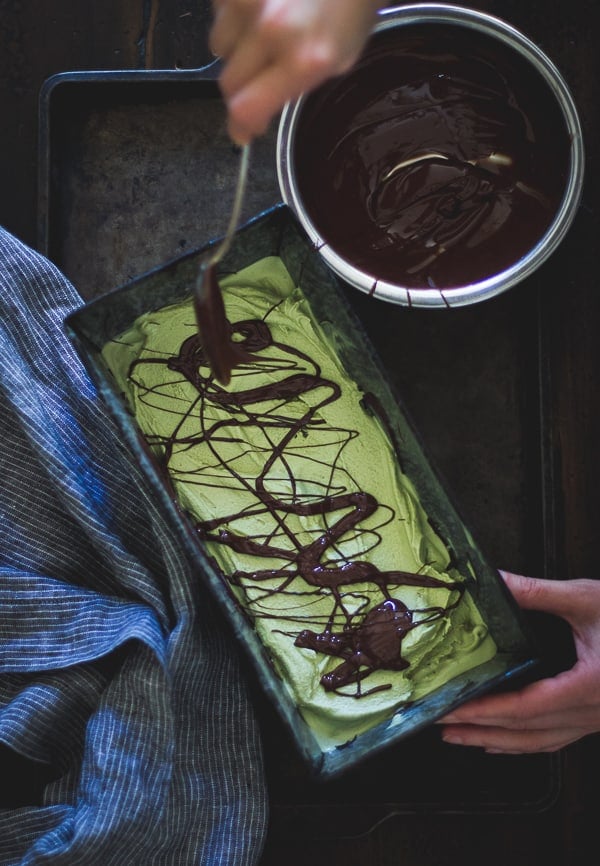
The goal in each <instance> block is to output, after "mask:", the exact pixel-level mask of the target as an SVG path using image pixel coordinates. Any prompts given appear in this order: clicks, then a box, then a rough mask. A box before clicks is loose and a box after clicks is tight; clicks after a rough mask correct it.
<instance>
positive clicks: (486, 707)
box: [441, 664, 598, 726]
mask: <svg viewBox="0 0 600 866" xmlns="http://www.w3.org/2000/svg"><path fill="white" fill-rule="evenodd" d="M586 694H587V695H589V694H592V695H593V694H595V687H594V684H593V682H592V676H591V674H590V673H588V672H587V670H586V669H585V667H584V666H582V665H579V664H577V665H575V667H574V668H572V669H571V670H570V671H564V672H563V673H560V674H558V675H557V676H555V677H550V678H548V679H544V680H538V681H537V682H535V683H531V685H528V686H525V688H523V689H520V690H519V691H515V692H507V693H505V694H497V695H486V696H485V697H482V698H477V699H476V700H474V701H469V702H468V703H466V704H464V705H463V706H462V707H458V708H457V709H456V710H454V711H453V712H452V713H449V714H448V715H446V716H445V717H444V718H443V719H441V722H442V723H443V724H453V723H457V722H468V723H469V724H477V725H507V726H508V725H511V724H513V723H514V721H515V720H521V722H522V721H525V720H532V719H539V718H542V717H544V716H546V715H548V714H549V708H551V712H552V714H561V713H564V712H569V711H570V710H571V709H574V710H575V711H579V712H583V710H584V709H585V707H584V706H583V705H582V704H583V701H582V695H586ZM594 712H598V710H597V708H594Z"/></svg>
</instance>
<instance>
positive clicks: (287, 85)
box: [227, 64, 314, 143]
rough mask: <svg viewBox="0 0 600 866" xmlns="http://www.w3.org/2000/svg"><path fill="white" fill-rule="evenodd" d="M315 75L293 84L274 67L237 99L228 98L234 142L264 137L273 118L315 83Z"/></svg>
mask: <svg viewBox="0 0 600 866" xmlns="http://www.w3.org/2000/svg"><path fill="white" fill-rule="evenodd" d="M313 76H314V73H310V72H309V73H307V74H305V76H304V77H298V78H294V79H293V81H291V80H290V79H289V78H288V77H287V76H286V75H284V74H282V72H281V69H280V67H279V66H278V65H275V64H272V65H271V66H269V67H267V68H266V69H263V70H261V72H260V73H259V74H258V75H257V76H256V77H255V78H254V79H253V80H252V81H250V82H249V83H248V84H247V85H246V86H245V87H243V89H241V90H239V91H238V92H237V93H236V94H235V95H234V96H232V97H230V98H228V100H227V108H228V111H229V132H230V135H231V137H232V138H233V139H234V141H238V142H240V143H243V142H244V141H247V140H249V139H250V138H253V137H254V136H256V135H261V134H262V133H263V132H264V131H265V130H266V128H267V126H268V125H269V122H270V120H271V118H272V117H273V116H274V115H275V114H276V113H277V111H279V110H280V108H281V107H282V106H283V105H285V103H286V102H287V101H288V100H290V99H294V98H295V97H297V96H300V94H301V93H303V92H304V90H305V89H308V88H310V86H311V85H312V83H313Z"/></svg>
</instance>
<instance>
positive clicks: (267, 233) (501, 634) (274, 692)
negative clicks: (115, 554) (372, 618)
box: [66, 205, 538, 779]
mask: <svg viewBox="0 0 600 866" xmlns="http://www.w3.org/2000/svg"><path fill="white" fill-rule="evenodd" d="M209 246H210V245H209ZM204 251H205V250H204V249H202V250H197V251H194V252H191V253H189V254H187V255H185V256H183V257H181V258H178V259H176V260H173V261H171V262H169V263H168V264H166V265H164V266H161V267H159V268H157V269H155V270H153V271H151V272H149V273H147V274H145V275H143V276H141V277H138V278H136V279H134V280H132V281H130V282H129V283H128V284H126V285H124V286H123V287H122V288H119V289H117V290H114V291H112V292H110V293H108V294H107V295H104V296H102V297H100V298H98V299H96V300H94V301H92V302H91V303H89V304H87V305H86V306H84V307H83V308H82V309H80V310H79V311H77V312H75V313H74V314H72V315H71V316H69V318H68V319H67V321H66V327H67V330H68V333H69V334H70V336H71V338H72V339H73V341H74V343H75V346H76V347H77V350H78V352H79V353H80V355H81V357H82V359H83V361H84V363H85V364H86V366H87V368H88V370H89V372H90V374H91V376H92V378H93V379H94V380H95V382H96V383H97V385H98V387H99V389H100V392H101V394H102V396H103V397H104V399H105V401H106V403H107V404H108V406H109V408H110V410H111V412H112V414H113V415H114V417H115V419H116V422H117V423H118V425H119V426H120V428H121V431H122V433H123V436H124V438H125V441H126V442H127V443H128V445H129V447H130V448H131V450H132V452H133V453H134V455H135V456H136V458H137V459H138V460H139V462H140V464H141V465H142V467H143V469H144V471H145V472H146V474H147V476H148V478H149V480H150V482H151V484H152V485H153V488H154V491H155V493H156V497H157V500H159V502H160V503H161V505H162V508H163V510H164V513H165V516H166V517H167V518H168V520H170V522H171V524H172V527H173V531H174V532H175V533H177V535H178V536H179V538H180V539H181V542H182V543H183V544H184V545H185V547H186V548H187V551H188V553H189V555H190V557H191V558H192V560H193V561H194V562H195V564H196V565H197V567H198V579H199V580H203V581H204V582H205V584H206V587H207V589H208V590H209V591H210V592H211V593H212V594H213V596H214V597H215V598H216V600H217V602H218V604H219V605H220V607H221V610H222V611H223V614H224V616H225V618H226V619H227V620H228V622H229V624H230V626H231V628H232V629H233V631H234V633H235V635H236V638H237V640H238V641H239V643H240V645H241V646H242V647H243V649H244V651H245V653H246V654H247V656H248V658H249V659H250V661H251V663H252V666H253V668H254V671H255V674H256V677H257V680H258V682H259V683H260V685H261V686H262V688H263V691H264V693H265V694H266V695H267V696H268V698H269V701H270V702H271V703H272V705H273V706H274V708H275V710H276V713H277V714H278V716H279V718H280V720H281V721H282V722H283V724H284V727H285V728H286V729H287V731H288V733H289V734H290V735H291V736H292V738H293V740H294V741H295V744H296V746H297V749H298V750H299V753H300V754H301V756H302V758H303V759H304V761H305V762H306V764H307V765H308V766H309V768H310V771H311V773H312V774H313V775H314V776H317V777H319V778H322V779H329V778H333V777H335V776H338V775H339V774H340V773H342V772H345V771H348V770H349V769H351V768H355V767H356V766H357V765H358V764H359V763H362V762H363V761H364V760H365V759H366V758H369V757H372V756H373V755H375V754H377V753H379V752H381V751H382V750H383V749H385V748H387V747H389V746H391V745H392V744H394V743H397V742H399V741H400V740H402V739H404V738H406V737H408V736H409V735H411V734H414V733H415V732H416V731H419V730H422V729H424V728H426V727H427V726H429V725H430V724H431V723H432V722H433V721H435V720H436V719H438V718H439V717H440V716H442V715H443V714H444V713H445V712H447V711H448V710H450V709H451V708H452V707H454V706H456V705H457V704H459V703H461V702H463V701H465V700H467V699H470V698H473V697H475V696H477V695H480V694H483V693H485V692H487V691H489V690H491V689H492V688H494V687H497V686H500V685H502V684H506V683H507V682H508V681H511V680H512V679H513V678H514V677H515V676H517V675H523V674H524V673H526V672H529V671H531V670H532V669H533V668H534V667H535V666H536V664H537V662H538V658H537V655H536V653H535V651H534V649H533V648H532V640H531V637H530V635H529V634H528V629H527V626H526V624H525V623H524V621H523V620H522V618H521V616H520V613H519V611H518V610H517V608H516V606H515V605H514V602H513V601H512V599H511V597H510V596H509V594H508V593H507V592H506V590H505V588H504V586H503V584H502V581H501V580H500V578H499V576H498V574H497V571H496V570H495V569H494V568H492V567H491V566H490V565H489V564H488V563H487V561H486V559H485V558H484V556H483V555H482V553H481V552H480V550H479V548H478V547H477V545H476V544H475V542H474V541H473V539H472V537H471V534H470V533H469V531H468V529H467V528H466V527H465V525H464V522H463V520H462V519H461V518H460V516H459V515H458V513H457V511H456V509H455V507H454V506H453V504H452V502H451V500H450V497H449V496H448V494H447V492H446V490H445V489H444V487H443V486H442V484H441V483H440V481H439V479H438V477H437V475H436V473H435V472H434V470H433V469H432V467H431V464H430V462H429V461H428V459H427V458H426V456H425V454H424V451H423V447H422V445H421V443H420V441H419V438H418V436H417V434H416V432H415V429H414V426H413V424H412V423H411V421H410V420H409V418H408V417H407V414H406V411H405V410H404V409H403V408H402V405H401V403H400V401H399V399H398V396H397V395H396V394H395V393H394V390H393V388H392V387H391V385H390V384H389V382H388V380H387V377H386V374H385V371H384V369H383V367H382V365H381V363H380V362H379V360H378V358H377V355H376V352H375V349H374V347H373V345H372V344H371V342H370V340H369V339H368V337H367V335H366V333H365V332H364V329H363V327H362V325H361V323H360V321H359V320H358V318H357V317H356V316H355V314H354V313H353V312H352V311H351V309H350V307H349V305H348V303H347V302H346V300H345V298H344V295H343V293H342V290H341V287H340V284H339V282H338V280H337V278H336V277H335V276H334V275H333V274H332V272H331V271H329V269H328V268H327V267H326V265H325V264H324V263H323V262H322V260H321V259H320V257H319V256H318V255H316V254H315V251H314V248H313V247H312V245H311V244H310V242H309V241H308V239H307V237H306V236H305V235H304V233H303V230H302V229H301V228H300V227H299V225H298V224H297V222H296V220H295V218H294V217H293V216H292V215H291V212H290V211H289V210H288V208H287V207H286V206H283V205H280V206H277V207H275V208H273V209H270V210H268V211H266V212H265V213H263V214H262V215H260V216H258V217H256V218H254V219H252V220H251V221H250V222H248V223H247V224H246V225H245V226H244V227H242V228H241V229H240V230H239V231H238V233H237V236H236V240H235V243H234V245H233V247H232V250H231V251H230V253H229V254H228V256H227V257H226V259H225V260H224V262H223V263H222V270H223V272H235V271H238V270H240V269H241V268H243V267H245V266H247V265H249V264H251V263H252V262H254V261H257V260H259V259H261V258H263V257H264V256H267V255H278V256H280V257H281V259H282V260H283V262H284V264H285V265H286V267H287V269H288V271H289V272H290V274H291V276H292V278H293V279H294V280H295V281H296V282H297V283H299V284H300V285H301V286H302V288H303V290H304V292H305V294H306V295H307V297H308V299H309V302H310V303H311V306H312V308H313V311H314V312H315V314H316V316H317V318H318V319H319V320H320V321H322V322H327V323H329V325H330V326H333V330H334V333H335V334H336V348H337V350H338V353H339V355H340V358H341V360H342V362H343V364H344V366H345V367H346V369H347V370H348V372H349V373H350V374H351V376H352V377H353V378H354V379H355V381H356V382H357V383H358V385H359V387H360V388H361V389H362V390H363V391H366V392H370V393H372V394H374V396H375V397H376V398H377V400H378V401H379V402H380V404H381V405H382V406H383V408H384V411H385V413H386V415H387V418H388V419H389V421H390V424H391V427H392V430H393V433H394V437H395V440H396V442H397V448H398V452H399V459H400V462H401V465H402V468H403V470H404V472H406V474H407V475H408V476H409V478H410V479H411V480H412V482H413V483H414V485H415V487H416V489H417V492H418V495H419V497H420V499H421V501H422V503H423V506H424V507H425V509H426V511H427V513H428V514H429V516H430V519H431V520H432V523H433V525H434V526H435V527H436V529H437V530H438V531H439V533H440V535H441V536H442V538H444V540H445V541H446V542H447V544H448V545H449V547H450V548H451V549H452V551H453V554H454V556H455V558H456V561H457V562H458V563H459V564H462V565H463V566H465V564H467V563H469V564H470V567H471V569H472V571H473V572H474V574H475V575H476V581H475V582H473V585H472V587H470V590H471V593H472V595H473V597H474V598H475V600H476V603H477V605H478V606H479V608H480V610H481V612H482V614H483V616H484V618H485V620H486V621H487V623H488V625H489V627H490V630H491V632H492V635H493V637H494V639H495V641H496V643H497V645H498V647H499V652H498V654H497V656H496V657H495V658H494V659H492V660H491V661H489V662H487V663H486V664H483V665H480V666H479V667H477V668H475V669H473V670H471V671H469V672H467V673H466V674H463V675H461V676H458V677H456V678H455V679H453V680H452V681H450V682H449V683H447V684H446V685H445V686H444V687H442V688H440V689H438V690H437V691H436V692H434V693H432V694H431V695H429V696H428V697H427V698H425V699H423V700H422V701H417V702H415V703H414V704H413V705H411V706H407V707H405V708H403V709H400V710H398V711H397V712H396V714H395V715H394V716H393V717H392V718H391V719H389V720H388V721H386V722H383V723H381V724H379V725H377V726H376V727H374V728H372V729H371V730H369V731H367V732H365V733H364V734H361V735H359V736H358V737H356V738H355V739H354V740H353V741H351V742H349V743H347V744H345V745H344V746H343V747H334V748H329V749H325V748H323V749H322V748H321V747H320V746H319V744H318V743H317V740H316V739H315V737H314V736H313V734H312V732H311V730H310V728H309V727H308V726H307V725H306V723H305V722H304V720H303V719H302V717H301V716H300V714H299V712H298V710H297V708H296V706H295V705H294V703H293V701H292V699H291V698H290V696H289V693H288V691H287V689H286V688H285V687H284V686H283V684H282V682H281V680H280V679H279V677H278V675H277V673H276V672H275V670H274V667H273V665H272V663H271V661H270V659H269V656H268V653H267V652H266V650H265V648H264V646H263V645H262V644H261V642H260V641H259V639H258V637H257V635H256V633H255V631H254V629H253V627H252V624H251V623H249V622H248V620H247V618H246V617H245V616H244V614H243V613H242V611H241V610H240V609H239V608H238V607H237V606H236V605H235V604H234V603H233V601H232V595H231V593H230V591H229V589H228V586H227V584H226V581H225V580H224V578H223V576H222V575H221V573H220V572H219V571H218V569H217V568H216V567H215V565H214V563H213V562H212V560H211V559H210V558H209V556H207V553H206V551H205V549H204V548H203V546H202V543H201V542H200V541H199V539H198V537H197V534H196V533H195V531H194V529H193V526H192V522H191V520H189V519H188V517H187V516H186V515H185V514H184V513H183V512H182V511H181V509H180V508H179V507H178V505H177V503H176V502H175V501H174V500H173V498H172V494H171V492H170V489H169V485H168V484H167V483H166V481H165V478H164V476H163V474H162V472H161V470H160V468H159V466H158V464H157V463H156V462H155V460H154V459H153V457H152V455H151V454H150V453H149V451H148V449H147V448H146V447H145V446H144V444H143V442H142V441H141V435H140V433H139V431H138V429H137V426H136V423H135V421H134V419H133V417H132V415H131V413H130V411H129V409H128V406H127V404H126V403H125V400H124V398H123V396H122V395H121V394H120V393H119V391H118V389H117V388H116V386H115V383H114V380H113V378H112V376H111V374H110V373H109V371H108V370H107V369H106V367H105V365H104V363H103V360H102V358H101V354H100V353H101V350H102V348H103V346H104V345H105V344H106V342H107V341H109V340H110V339H111V338H113V337H115V336H117V335H118V334H120V333H121V332H123V331H124V330H125V329H127V328H128V327H129V326H130V325H131V324H132V323H133V321H134V320H135V319H136V317H137V316H139V315H140V314H142V313H145V312H148V311H150V310H154V309H158V308H161V307H163V306H165V305H168V304H171V303H174V302H177V301H179V300H181V299H183V298H185V297H186V296H188V295H189V290H190V286H191V285H192V283H193V279H194V276H195V273H196V269H197V264H198V259H199V257H200V256H201V255H202V254H203V252H204ZM463 573H465V569H464V568H463Z"/></svg>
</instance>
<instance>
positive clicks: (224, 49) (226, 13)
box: [208, 3, 251, 57]
mask: <svg viewBox="0 0 600 866" xmlns="http://www.w3.org/2000/svg"><path fill="white" fill-rule="evenodd" d="M250 24H251V16H250V10H248V11H247V12H246V14H245V13H244V11H243V10H240V9H238V8H235V9H233V8H232V7H231V5H228V4H227V3H222V4H219V5H217V6H216V8H215V14H214V18H213V23H212V26H211V28H210V33H209V36H208V43H209V47H210V50H211V51H212V52H213V54H216V55H217V57H229V55H230V54H231V52H232V51H233V50H234V48H235V46H236V45H237V44H238V43H241V42H242V41H243V37H244V34H245V33H246V32H247V31H248V29H249V28H250Z"/></svg>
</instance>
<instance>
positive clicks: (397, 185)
mask: <svg viewBox="0 0 600 866" xmlns="http://www.w3.org/2000/svg"><path fill="white" fill-rule="evenodd" d="M569 149H570V142H569V138H568V135H567V132H566V128H565V124H564V121H563V118H562V116H561V114H560V110H559V108H558V106H557V104H556V100H555V98H554V96H553V95H552V93H551V91H550V88H549V87H548V85H546V83H545V82H544V81H543V80H542V78H541V76H540V75H539V74H538V73H537V72H536V71H534V70H533V69H531V67H530V66H529V65H528V64H527V63H526V61H525V60H524V59H523V58H522V57H520V56H519V55H517V54H516V52H514V51H510V50H509V49H508V48H507V47H506V46H504V45H502V44H500V43H498V42H496V41H494V40H492V39H491V38H490V37H487V36H485V35H484V34H480V33H477V32H476V31H475V30H468V31H467V32H465V29H464V28H460V27H458V26H454V25H449V26H447V27H441V26H439V25H435V24H423V25H412V26H406V27H403V28H400V29H398V30H396V31H395V32H393V31H383V32H382V33H379V34H376V36H375V37H374V38H373V39H372V40H371V42H370V44H369V46H368V48H367V50H366V52H365V54H364V56H363V58H362V60H361V61H360V62H359V63H358V64H357V66H356V67H355V69H354V70H353V71H352V72H350V73H349V74H347V75H345V76H343V77H342V78H339V79H336V80H334V81H332V82H331V83H329V84H327V85H325V86H323V87H322V88H320V89H319V90H318V91H316V92H315V93H314V94H312V95H311V96H309V97H308V98H307V100H306V102H305V104H304V106H303V109H302V112H301V115H300V118H299V122H298V127H297V131H296V139H295V152H294V164H295V171H296V178H297V183H298V186H299V189H300V191H301V196H302V199H303V203H304V205H305V207H306V210H307V212H308V214H309V216H310V217H311V219H312V221H313V222H314V224H315V226H316V228H317V229H318V231H319V232H320V234H321V235H322V236H323V237H324V238H325V240H326V241H327V242H328V243H330V244H331V245H332V247H334V248H335V249H336V250H337V252H338V253H340V254H341V255H342V256H343V257H344V258H346V259H347V260H348V261H350V262H352V263H353V264H354V265H356V266H357V267H358V268H360V269H361V270H363V271H365V272H367V273H369V274H373V275H374V277H376V278H378V279H383V280H386V281H389V282H392V283H396V284H400V285H404V286H407V287H414V288H416V287H419V288H425V289H426V288H450V287H454V286H461V285H468V284H470V283H473V282H478V281H480V280H483V279H485V278H487V277H490V276H491V275H493V274H495V273H498V272H500V271H502V270H504V269H506V268H507V267H509V266H510V265H512V264H514V263H515V262H516V261H518V260H519V259H520V258H521V257H522V256H523V255H525V254H526V253H527V252H528V251H529V249H530V248H531V247H532V246H533V245H535V244H536V243H537V241H538V240H539V239H540V238H541V237H542V236H543V234H544V232H545V231H546V230H547V229H548V227H549V225H550V223H551V221H552V219H553V217H554V215H555V213H556V211H557V209H558V206H559V204H560V201H561V199H562V195H563V193H564V189H565V184H566V178H567V174H568V165H569Z"/></svg>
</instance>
